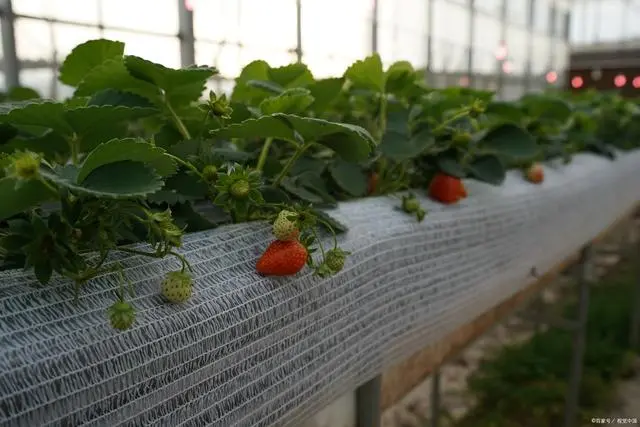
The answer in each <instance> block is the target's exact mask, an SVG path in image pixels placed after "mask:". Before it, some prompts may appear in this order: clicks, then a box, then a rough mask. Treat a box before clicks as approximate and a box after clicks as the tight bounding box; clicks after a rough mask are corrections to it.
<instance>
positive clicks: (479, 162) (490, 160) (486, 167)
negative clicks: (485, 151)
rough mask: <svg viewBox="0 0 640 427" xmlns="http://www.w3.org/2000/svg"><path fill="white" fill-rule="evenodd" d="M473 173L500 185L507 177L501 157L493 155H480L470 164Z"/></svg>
mask: <svg viewBox="0 0 640 427" xmlns="http://www.w3.org/2000/svg"><path fill="white" fill-rule="evenodd" d="M469 172H470V173H471V175H472V176H473V177H474V178H475V179H477V180H479V181H483V182H486V183H488V184H492V185H500V184H502V183H503V182H504V179H505V177H506V173H507V172H506V169H505V167H504V165H503V164H502V162H501V161H500V159H499V158H498V157H496V156H492V155H483V156H478V157H476V158H474V159H473V161H472V162H471V164H470V165H469Z"/></svg>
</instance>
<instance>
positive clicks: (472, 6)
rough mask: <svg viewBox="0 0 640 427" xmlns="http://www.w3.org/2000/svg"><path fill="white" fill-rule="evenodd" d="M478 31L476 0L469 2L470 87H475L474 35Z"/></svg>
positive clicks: (468, 69)
mask: <svg viewBox="0 0 640 427" xmlns="http://www.w3.org/2000/svg"><path fill="white" fill-rule="evenodd" d="M475 30H476V0H469V40H468V44H469V46H468V49H469V51H468V52H467V54H468V57H467V78H468V79H469V86H470V87H475V77H474V74H473V51H474V49H473V33H475Z"/></svg>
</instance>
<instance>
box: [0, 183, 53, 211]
mask: <svg viewBox="0 0 640 427" xmlns="http://www.w3.org/2000/svg"><path fill="white" fill-rule="evenodd" d="M16 183H17V181H16V180H15V179H14V178H11V177H5V178H1V179H0V200H2V203H0V220H4V219H7V218H9V217H12V216H13V215H17V214H19V213H21V212H27V211H29V210H30V209H32V208H35V207H37V206H39V205H40V204H41V203H43V202H47V201H50V200H55V196H54V194H53V192H52V191H51V190H49V189H48V188H47V187H46V186H45V185H44V184H43V183H42V182H41V181H36V180H32V181H27V182H24V183H22V185H21V186H20V187H19V188H16Z"/></svg>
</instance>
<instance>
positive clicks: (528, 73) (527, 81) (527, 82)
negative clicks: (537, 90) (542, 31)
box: [524, 0, 535, 92]
mask: <svg viewBox="0 0 640 427" xmlns="http://www.w3.org/2000/svg"><path fill="white" fill-rule="evenodd" d="M533 5H534V0H529V11H528V12H529V14H528V16H527V30H528V31H527V61H526V65H525V66H526V69H525V70H524V89H525V92H529V91H530V90H531V83H532V82H531V80H532V77H533V70H532V68H533V14H534V13H535V11H534V8H533Z"/></svg>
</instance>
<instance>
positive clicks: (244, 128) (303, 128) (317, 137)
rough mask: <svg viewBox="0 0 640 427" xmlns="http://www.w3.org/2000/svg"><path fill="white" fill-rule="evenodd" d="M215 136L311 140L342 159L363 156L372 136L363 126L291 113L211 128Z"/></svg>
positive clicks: (362, 158)
mask: <svg viewBox="0 0 640 427" xmlns="http://www.w3.org/2000/svg"><path fill="white" fill-rule="evenodd" d="M211 135H213V136H215V137H218V138H246V139H254V138H265V137H267V138H269V137H270V138H278V139H283V140H287V141H291V142H294V143H300V140H302V141H308V142H309V141H312V142H317V143H319V144H322V145H324V146H326V147H328V148H330V149H332V150H333V151H335V152H336V153H337V154H338V155H339V156H340V157H342V158H343V159H344V160H347V161H350V162H359V161H363V160H366V159H367V158H368V156H369V154H370V153H371V151H372V150H373V148H374V147H375V140H374V139H373V137H372V136H371V134H369V132H367V131H366V130H365V129H363V128H361V127H359V126H355V125H351V124H346V123H335V122H329V121H327V120H322V119H315V118H311V117H300V116H296V115H293V114H280V113H277V114H272V115H269V116H262V117H260V118H257V119H248V120H245V121H243V122H240V123H234V124H232V125H229V126H226V127H223V128H220V129H216V130H213V131H211Z"/></svg>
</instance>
